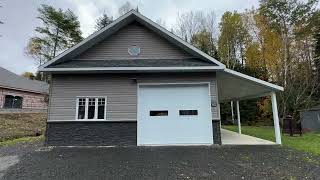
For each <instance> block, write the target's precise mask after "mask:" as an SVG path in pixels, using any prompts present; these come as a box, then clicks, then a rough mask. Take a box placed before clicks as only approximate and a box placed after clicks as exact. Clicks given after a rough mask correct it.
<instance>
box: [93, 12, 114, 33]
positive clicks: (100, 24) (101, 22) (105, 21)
mask: <svg viewBox="0 0 320 180" xmlns="http://www.w3.org/2000/svg"><path fill="white" fill-rule="evenodd" d="M112 21H113V17H112V16H110V17H109V16H108V15H107V14H106V13H103V14H102V16H101V17H99V18H98V19H97V20H96V26H95V28H96V30H100V29H102V28H104V27H106V26H107V25H109V24H110V23H112Z"/></svg>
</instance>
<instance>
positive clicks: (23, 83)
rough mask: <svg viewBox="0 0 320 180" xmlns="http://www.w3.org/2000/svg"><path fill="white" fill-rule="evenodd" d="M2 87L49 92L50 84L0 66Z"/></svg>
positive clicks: (0, 84) (0, 83)
mask: <svg viewBox="0 0 320 180" xmlns="http://www.w3.org/2000/svg"><path fill="white" fill-rule="evenodd" d="M0 87H2V88H7V89H15V90H20V91H28V92H34V93H40V94H48V92H49V85H48V84H47V83H45V82H42V81H37V80H30V79H27V78H25V77H22V76H19V75H17V74H15V73H13V72H11V71H8V70H7V69H4V68H2V67H0Z"/></svg>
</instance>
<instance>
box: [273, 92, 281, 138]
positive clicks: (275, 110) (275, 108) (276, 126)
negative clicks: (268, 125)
mask: <svg viewBox="0 0 320 180" xmlns="http://www.w3.org/2000/svg"><path fill="white" fill-rule="evenodd" d="M271 102H272V114H273V124H274V133H275V136H276V143H277V144H281V133H280V125H279V115H278V106H277V97H276V93H275V92H272V93H271Z"/></svg>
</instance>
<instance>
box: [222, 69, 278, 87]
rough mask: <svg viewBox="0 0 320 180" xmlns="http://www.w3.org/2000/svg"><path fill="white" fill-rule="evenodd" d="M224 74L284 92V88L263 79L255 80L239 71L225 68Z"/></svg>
mask: <svg viewBox="0 0 320 180" xmlns="http://www.w3.org/2000/svg"><path fill="white" fill-rule="evenodd" d="M224 72H226V73H229V74H231V75H233V76H236V77H240V78H242V79H246V80H250V81H253V82H255V83H257V84H261V85H263V86H266V87H269V88H272V89H275V90H278V91H283V90H284V88H283V87H282V86H278V85H275V84H272V83H269V82H267V81H263V80H261V79H257V78H254V77H252V76H248V75H246V74H242V73H240V72H237V71H234V70H231V69H228V68H225V69H224Z"/></svg>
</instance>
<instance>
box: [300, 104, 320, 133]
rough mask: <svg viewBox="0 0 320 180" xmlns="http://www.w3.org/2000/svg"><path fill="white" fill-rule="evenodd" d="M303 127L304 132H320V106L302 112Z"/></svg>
mask: <svg viewBox="0 0 320 180" xmlns="http://www.w3.org/2000/svg"><path fill="white" fill-rule="evenodd" d="M300 118H301V126H302V130H304V131H311V130H312V131H319V130H320V106H315V107H313V108H310V109H305V110H302V111H300Z"/></svg>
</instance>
